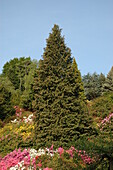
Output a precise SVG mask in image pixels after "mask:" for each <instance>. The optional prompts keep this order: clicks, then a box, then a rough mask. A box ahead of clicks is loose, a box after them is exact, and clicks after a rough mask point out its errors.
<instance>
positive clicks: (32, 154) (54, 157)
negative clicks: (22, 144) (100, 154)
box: [0, 145, 94, 170]
mask: <svg viewBox="0 0 113 170" xmlns="http://www.w3.org/2000/svg"><path fill="white" fill-rule="evenodd" d="M93 161H94V160H93V159H92V158H91V157H89V156H88V154H87V153H86V152H85V151H81V150H76V149H75V148H74V147H73V146H72V147H71V148H69V149H68V150H64V149H63V148H62V147H59V148H58V149H56V150H54V149H53V145H52V146H51V147H50V148H45V149H39V150H38V151H37V150H35V149H24V150H23V151H21V149H15V150H14V151H12V152H10V153H9V154H7V155H6V156H5V157H3V158H0V167H1V170H7V169H10V170H21V169H27V170H31V169H33V170H36V169H37V170H57V169H61V170H78V169H83V168H86V166H87V164H92V163H93Z"/></svg>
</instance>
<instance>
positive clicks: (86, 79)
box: [82, 72, 105, 100]
mask: <svg viewBox="0 0 113 170" xmlns="http://www.w3.org/2000/svg"><path fill="white" fill-rule="evenodd" d="M82 81H83V84H84V89H85V95H86V98H87V99H88V100H92V99H95V98H96V97H99V96H101V95H102V91H103V83H104V82H105V76H104V75H103V74H102V73H101V74H100V75H99V74H97V73H96V72H95V73H93V74H90V73H88V74H87V75H84V76H83V78H82Z"/></svg>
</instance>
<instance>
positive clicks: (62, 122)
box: [34, 25, 89, 148]
mask: <svg viewBox="0 0 113 170" xmlns="http://www.w3.org/2000/svg"><path fill="white" fill-rule="evenodd" d="M74 70H76V71H74ZM34 92H35V109H36V125H35V142H36V145H37V148H38V147H41V146H46V147H47V146H50V145H51V144H52V143H53V144H54V145H56V146H61V145H63V146H69V145H71V144H72V142H74V141H75V140H76V139H77V138H79V137H80V136H82V135H84V134H87V133H89V131H88V130H89V122H88V119H87V115H86V114H85V112H84V108H85V107H84V106H85V104H84V95H83V94H84V89H83V84H82V81H81V75H80V72H79V71H78V68H77V66H76V67H75V68H73V66H72V58H71V50H70V49H69V48H68V47H66V45H65V43H64V37H62V36H61V29H59V26H58V25H54V27H53V29H52V33H50V35H49V38H48V39H47V46H46V48H45V49H44V54H43V60H40V62H39V68H38V70H37V74H36V77H35V83H34Z"/></svg>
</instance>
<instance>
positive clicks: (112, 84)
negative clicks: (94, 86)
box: [103, 66, 113, 93]
mask: <svg viewBox="0 0 113 170" xmlns="http://www.w3.org/2000/svg"><path fill="white" fill-rule="evenodd" d="M103 91H104V93H105V92H106V93H107V92H108V93H110V92H113V66H112V68H111V70H110V71H109V73H108V74H107V77H106V80H105V83H104V85H103Z"/></svg>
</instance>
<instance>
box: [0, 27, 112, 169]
mask: <svg viewBox="0 0 113 170" xmlns="http://www.w3.org/2000/svg"><path fill="white" fill-rule="evenodd" d="M15 105H19V106H20V107H22V108H23V110H24V111H25V110H28V111H25V112H24V113H23V111H22V115H21V116H20V117H19V118H18V117H16V116H15V114H14V113H15V110H14V106H15ZM29 111H32V112H29ZM34 111H35V113H34ZM32 113H33V114H34V115H35V122H34V121H32V122H30V123H28V124H26V123H25V121H24V116H27V117H28V116H29V114H32ZM15 118H16V119H17V120H18V121H17V123H16V124H15V123H11V120H14V119H15ZM94 129H96V130H95V131H94ZM94 132H96V133H95V135H92V134H94ZM112 132H113V67H112V68H111V70H110V71H109V72H108V74H107V76H105V75H104V74H102V73H101V74H97V73H96V72H95V73H93V74H90V73H88V74H87V75H84V76H83V77H81V73H80V71H79V70H78V67H77V63H76V60H75V58H72V57H71V50H70V49H69V48H68V47H67V46H66V44H65V42H64V37H63V36H62V35H61V29H60V28H59V26H58V25H54V27H53V29H52V33H50V34H49V38H48V39H47V44H46V48H45V49H44V53H43V59H42V60H40V61H39V63H38V62H37V61H36V60H33V61H32V60H31V59H30V57H27V58H25V57H21V58H14V59H12V60H10V61H9V62H7V63H6V64H5V65H4V67H3V72H2V74H1V75H0V156H5V155H6V154H7V153H10V152H11V151H13V150H14V149H15V148H22V149H24V148H29V147H34V148H37V149H38V148H40V147H49V146H51V145H52V144H53V145H54V147H55V148H58V147H59V146H61V147H64V149H66V148H68V149H69V147H70V146H72V145H73V146H74V147H75V148H76V149H77V150H80V152H79V153H78V154H79V156H77V155H78V154H77V152H75V155H73V159H72V158H70V157H69V155H68V154H67V152H64V153H63V154H62V157H58V155H57V154H56V155H55V156H54V157H53V158H50V157H49V158H48V155H43V156H42V157H41V159H42V161H43V162H44V163H43V166H45V165H47V166H50V167H52V168H53V169H59V167H60V169H66V168H67V169H73V170H74V169H96V170H101V169H104V170H108V169H109V170H112V169H113V133H112ZM82 152H83V153H87V154H88V155H89V156H90V157H88V159H89V158H90V159H92V160H93V161H92V162H91V163H90V164H89V163H86V162H84V161H83V159H82V157H83V153H82ZM81 153H82V154H81ZM80 154H81V155H82V157H80ZM87 154H86V155H85V156H86V157H87ZM90 159H89V160H90ZM0 160H1V158H0ZM45 160H46V161H45Z"/></svg>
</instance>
